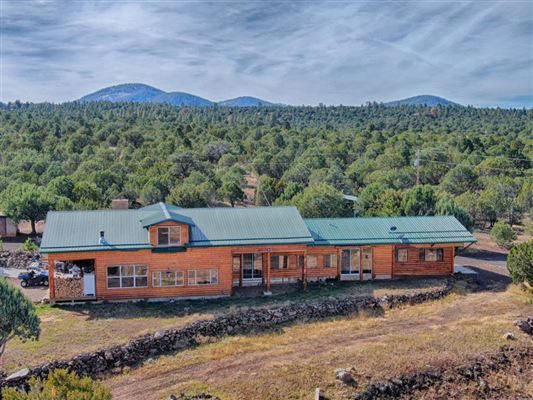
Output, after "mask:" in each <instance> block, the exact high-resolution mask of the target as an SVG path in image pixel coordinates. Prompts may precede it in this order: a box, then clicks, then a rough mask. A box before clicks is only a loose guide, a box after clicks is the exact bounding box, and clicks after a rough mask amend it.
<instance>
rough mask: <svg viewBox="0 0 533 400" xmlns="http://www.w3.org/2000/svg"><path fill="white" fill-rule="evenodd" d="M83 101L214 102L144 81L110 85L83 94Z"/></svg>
mask: <svg viewBox="0 0 533 400" xmlns="http://www.w3.org/2000/svg"><path fill="white" fill-rule="evenodd" d="M79 101H81V102H91V101H111V102H113V103H115V102H131V103H166V104H172V105H174V106H182V105H194V106H210V105H213V102H211V101H209V100H206V99H204V98H202V97H198V96H195V95H192V94H189V93H183V92H171V93H167V92H164V91H162V90H160V89H157V88H155V87H152V86H149V85H145V84H142V83H126V84H123V85H116V86H110V87H107V88H104V89H100V90H98V91H96V92H94V93H91V94H88V95H86V96H83V97H82V98H80V99H79Z"/></svg>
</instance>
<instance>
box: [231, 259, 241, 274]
mask: <svg viewBox="0 0 533 400" xmlns="http://www.w3.org/2000/svg"><path fill="white" fill-rule="evenodd" d="M233 273H234V274H240V273H241V256H240V255H239V256H233Z"/></svg>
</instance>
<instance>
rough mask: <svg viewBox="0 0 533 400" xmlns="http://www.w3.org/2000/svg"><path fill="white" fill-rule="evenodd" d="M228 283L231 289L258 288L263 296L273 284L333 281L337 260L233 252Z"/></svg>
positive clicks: (302, 254)
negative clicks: (263, 292) (261, 289)
mask: <svg viewBox="0 0 533 400" xmlns="http://www.w3.org/2000/svg"><path fill="white" fill-rule="evenodd" d="M232 258H233V263H232V265H233V272H232V283H233V285H232V286H233V287H234V288H243V287H252V286H262V287H263V288H264V289H265V290H266V291H267V292H270V291H271V286H272V285H276V284H295V283H300V282H301V283H302V284H303V285H304V287H305V286H306V285H307V282H309V281H318V280H321V279H327V278H336V277H337V276H338V274H339V265H338V263H337V259H338V257H337V256H336V253H335V254H332V255H331V258H327V257H325V256H322V255H317V254H307V250H300V251H291V252H283V251H273V250H271V249H267V250H264V251H256V252H253V253H245V252H234V253H233V254H232Z"/></svg>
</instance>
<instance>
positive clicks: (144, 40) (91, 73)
mask: <svg viewBox="0 0 533 400" xmlns="http://www.w3.org/2000/svg"><path fill="white" fill-rule="evenodd" d="M0 4H1V32H0V36H1V71H0V72H1V74H0V75H1V77H0V78H1V81H0V100H2V101H11V100H15V99H20V100H22V101H32V102H40V101H52V102H63V101H68V100H74V99H77V98H79V97H81V96H82V95H85V94H88V93H90V92H93V91H96V90H98V89H100V88H103V87H106V86H111V85H116V84H119V83H127V82H142V83H146V84H149V85H153V86H156V87H158V88H160V89H162V90H165V91H184V92H189V93H194V94H196V95H199V96H202V97H206V98H209V99H211V100H222V99H227V98H232V97H236V96H241V95H252V96H257V97H261V98H263V99H266V100H272V101H276V102H283V103H288V104H318V103H319V102H322V103H325V104H362V103H364V102H366V101H369V100H376V101H387V100H392V99H398V98H403V97H408V96H413V95H417V94H435V95H439V96H442V97H446V98H448V99H451V100H454V101H457V102H460V103H462V104H473V105H487V106H495V105H500V106H533V2H532V1H529V0H528V1H472V2H466V1H464V2H463V1H413V2H399V1H394V2H381V1H379V2H378V1H355V0H354V1H319V0H316V1H301V0H300V1H297V0H294V1H289V0H287V1H277V2H269V1H259V0H250V1H245V0H240V1H237V0H235V1H212V2H204V1H171V0H160V1H120V0H116V1H92V0H91V1H89V0H68V1H67V0H65V1H60V0H57V1H54V0H39V1H37V0H28V1H25V0H16V1H11V0H0Z"/></svg>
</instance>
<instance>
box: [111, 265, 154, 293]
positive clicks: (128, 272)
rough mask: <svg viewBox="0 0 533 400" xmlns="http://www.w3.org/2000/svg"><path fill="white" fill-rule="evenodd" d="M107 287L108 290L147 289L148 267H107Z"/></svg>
mask: <svg viewBox="0 0 533 400" xmlns="http://www.w3.org/2000/svg"><path fill="white" fill-rule="evenodd" d="M107 287H108V288H109V289H118V288H143V287H148V266H147V265H113V266H109V267H107Z"/></svg>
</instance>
